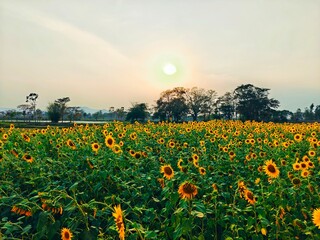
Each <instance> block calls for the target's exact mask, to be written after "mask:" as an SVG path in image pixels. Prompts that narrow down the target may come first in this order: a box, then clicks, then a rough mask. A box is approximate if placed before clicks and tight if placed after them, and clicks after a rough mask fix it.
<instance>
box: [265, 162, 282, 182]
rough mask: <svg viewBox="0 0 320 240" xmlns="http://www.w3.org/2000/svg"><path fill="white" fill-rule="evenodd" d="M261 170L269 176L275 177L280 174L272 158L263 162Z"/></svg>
mask: <svg viewBox="0 0 320 240" xmlns="http://www.w3.org/2000/svg"><path fill="white" fill-rule="evenodd" d="M263 170H264V171H265V173H266V174H267V175H268V176H269V177H271V178H277V177H278V176H279V174H280V171H279V169H278V168H277V165H276V164H275V163H274V162H273V161H272V160H268V161H266V162H265V165H264V166H263Z"/></svg>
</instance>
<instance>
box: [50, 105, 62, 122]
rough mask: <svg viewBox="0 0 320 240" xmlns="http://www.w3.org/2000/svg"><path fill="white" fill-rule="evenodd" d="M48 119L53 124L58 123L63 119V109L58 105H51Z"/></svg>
mask: <svg viewBox="0 0 320 240" xmlns="http://www.w3.org/2000/svg"><path fill="white" fill-rule="evenodd" d="M47 112H48V117H49V119H50V120H51V122H54V123H57V122H59V120H60V118H61V109H60V105H59V104H58V103H55V102H54V103H49V105H48V107H47Z"/></svg>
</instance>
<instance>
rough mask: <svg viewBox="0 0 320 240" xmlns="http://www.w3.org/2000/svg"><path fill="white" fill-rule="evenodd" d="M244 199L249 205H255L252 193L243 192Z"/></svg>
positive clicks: (248, 191)
mask: <svg viewBox="0 0 320 240" xmlns="http://www.w3.org/2000/svg"><path fill="white" fill-rule="evenodd" d="M244 198H245V199H246V200H247V201H248V203H250V204H252V205H253V204H255V203H256V198H255V197H254V195H253V193H252V192H251V191H250V190H247V189H246V190H245V191H244Z"/></svg>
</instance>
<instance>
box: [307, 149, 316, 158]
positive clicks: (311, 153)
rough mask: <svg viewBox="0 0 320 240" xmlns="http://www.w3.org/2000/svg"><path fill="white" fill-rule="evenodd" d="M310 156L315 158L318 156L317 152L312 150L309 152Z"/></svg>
mask: <svg viewBox="0 0 320 240" xmlns="http://www.w3.org/2000/svg"><path fill="white" fill-rule="evenodd" d="M308 154H309V156H310V157H314V156H315V155H316V152H315V151H313V150H310V151H309V152H308Z"/></svg>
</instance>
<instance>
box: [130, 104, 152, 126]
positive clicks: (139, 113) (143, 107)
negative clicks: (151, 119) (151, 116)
mask: <svg viewBox="0 0 320 240" xmlns="http://www.w3.org/2000/svg"><path fill="white" fill-rule="evenodd" d="M147 117H148V107H147V104H146V103H134V104H132V107H131V108H130V109H129V111H128V114H127V116H126V120H127V121H131V122H134V121H142V122H144V121H145V120H146V118H147Z"/></svg>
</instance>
